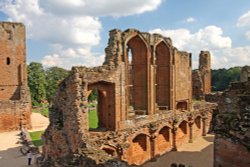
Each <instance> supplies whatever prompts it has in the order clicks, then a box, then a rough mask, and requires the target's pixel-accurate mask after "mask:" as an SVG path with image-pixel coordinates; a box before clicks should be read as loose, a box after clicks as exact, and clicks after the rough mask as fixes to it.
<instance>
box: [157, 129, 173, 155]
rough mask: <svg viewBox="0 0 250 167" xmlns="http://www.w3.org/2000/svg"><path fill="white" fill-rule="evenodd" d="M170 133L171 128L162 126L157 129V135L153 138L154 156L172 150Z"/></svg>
mask: <svg viewBox="0 0 250 167" xmlns="http://www.w3.org/2000/svg"><path fill="white" fill-rule="evenodd" d="M171 143H172V133H171V128H170V127H168V126H163V127H162V128H161V129H159V131H158V134H157V135H156V138H155V154H156V155H161V154H163V153H165V152H167V151H170V150H171V148H172V144H171Z"/></svg>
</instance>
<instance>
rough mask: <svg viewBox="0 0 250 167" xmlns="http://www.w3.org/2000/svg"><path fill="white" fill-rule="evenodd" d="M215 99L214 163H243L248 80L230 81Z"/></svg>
mask: <svg viewBox="0 0 250 167" xmlns="http://www.w3.org/2000/svg"><path fill="white" fill-rule="evenodd" d="M243 72H245V70H244V68H243ZM218 102H219V103H218V111H219V114H218V115H217V119H216V127H215V132H216V136H215V161H214V166H216V167H219V166H242V167H247V166H249V165H250V159H249V157H250V81H248V80H247V81H245V82H235V83H231V86H230V88H229V89H228V90H226V91H225V92H224V93H223V94H222V96H221V97H220V98H219V99H218ZM229 164H230V165H229Z"/></svg>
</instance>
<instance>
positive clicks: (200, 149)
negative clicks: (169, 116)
mask: <svg viewBox="0 0 250 167" xmlns="http://www.w3.org/2000/svg"><path fill="white" fill-rule="evenodd" d="M48 124H49V120H48V118H46V117H44V116H42V115H41V114H39V113H32V126H33V129H32V130H30V131H39V130H44V129H45V128H46V127H47V126H48ZM19 133H20V131H14V132H5V133H0V139H1V140H0V167H26V166H28V165H27V158H26V156H23V155H22V154H21V152H20V151H19V149H20V147H21V144H19V143H18V141H19V138H20V137H19V135H18V134H19ZM213 139H214V136H213V135H207V136H206V137H200V138H198V139H196V140H195V141H194V142H193V143H188V144H184V145H182V146H181V147H180V148H179V149H178V152H170V153H167V154H165V155H163V156H162V157H159V158H158V159H157V160H156V161H155V162H148V163H146V164H144V165H143V167H170V165H171V164H172V163H182V164H185V165H186V167H188V165H190V166H192V167H212V166H213ZM33 163H34V162H33ZM33 167H35V165H33Z"/></svg>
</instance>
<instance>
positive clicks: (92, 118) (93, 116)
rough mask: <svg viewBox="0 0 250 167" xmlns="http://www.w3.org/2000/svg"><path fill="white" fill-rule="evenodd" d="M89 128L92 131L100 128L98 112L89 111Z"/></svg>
mask: <svg viewBox="0 0 250 167" xmlns="http://www.w3.org/2000/svg"><path fill="white" fill-rule="evenodd" d="M89 128H90V129H96V128H98V116H97V110H91V111H89Z"/></svg>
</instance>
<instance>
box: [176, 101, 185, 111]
mask: <svg viewBox="0 0 250 167" xmlns="http://www.w3.org/2000/svg"><path fill="white" fill-rule="evenodd" d="M177 110H179V111H183V110H187V102H186V101H182V102H178V103H177Z"/></svg>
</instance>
